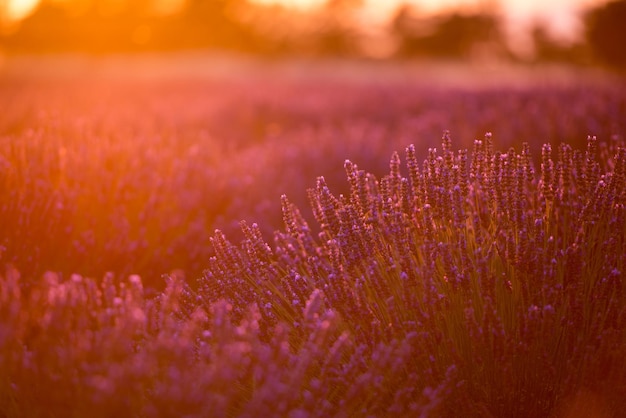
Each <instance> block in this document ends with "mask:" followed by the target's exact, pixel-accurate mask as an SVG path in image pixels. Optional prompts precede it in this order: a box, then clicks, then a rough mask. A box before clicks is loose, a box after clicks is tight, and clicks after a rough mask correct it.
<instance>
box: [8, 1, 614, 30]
mask: <svg viewBox="0 0 626 418" xmlns="http://www.w3.org/2000/svg"><path fill="white" fill-rule="evenodd" d="M5 1H7V3H5V4H8V6H5V7H7V14H8V15H9V17H10V18H11V19H13V20H19V18H20V17H23V16H25V15H27V14H28V13H29V12H30V11H31V10H32V9H33V8H34V7H35V6H36V5H37V3H38V2H39V0H5ZM60 1H72V0H60ZM160 1H161V2H163V3H164V6H165V7H167V4H165V3H172V4H181V3H182V2H183V1H184V0H160ZM253 1H256V2H259V3H282V4H285V5H289V6H296V7H300V8H304V9H306V8H312V7H315V6H316V5H320V4H322V3H323V2H324V0H253ZM601 1H602V0H549V1H546V0H364V3H365V8H364V9H363V11H362V12H361V16H362V19H363V20H365V21H367V22H368V23H370V24H383V23H384V22H385V21H386V20H387V19H388V17H389V16H390V14H391V12H392V11H393V10H395V9H396V8H397V6H398V4H400V3H402V2H404V3H411V4H414V5H415V6H416V7H417V10H420V11H423V12H426V13H428V12H437V11H439V10H442V9H445V8H451V7H458V6H460V7H463V8H470V9H471V8H474V7H483V8H485V7H487V8H489V9H492V8H494V7H495V8H496V10H497V9H500V10H501V11H502V13H503V15H504V17H505V20H506V21H507V22H508V23H511V25H509V26H510V28H509V30H510V31H511V32H513V34H514V32H515V31H516V28H523V27H524V24H526V23H528V22H529V21H532V20H533V19H542V20H544V21H546V22H549V24H550V26H551V29H552V30H553V32H554V33H555V34H557V35H559V36H562V37H565V38H568V37H569V38H571V37H573V36H575V35H576V33H577V32H578V30H579V29H580V22H579V20H578V18H577V16H578V12H579V11H580V10H581V9H583V8H584V7H586V6H588V5H590V4H593V3H598V2H601ZM0 4H1V3H0ZM517 30H521V29H517Z"/></svg>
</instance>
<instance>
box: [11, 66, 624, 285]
mask: <svg viewBox="0 0 626 418" xmlns="http://www.w3.org/2000/svg"><path fill="white" fill-rule="evenodd" d="M98 69H99V67H94V72H95V73H96V74H95V75H94V76H93V77H89V78H86V77H84V76H81V77H76V78H69V77H68V78H67V79H65V78H63V77H62V76H56V77H57V78H51V79H46V78H45V76H39V78H36V77H34V76H32V77H31V78H35V80H34V81H33V80H31V79H30V78H28V77H22V78H20V77H17V78H15V79H1V78H0V105H1V107H2V112H0V246H2V247H3V248H4V249H3V250H2V253H3V255H2V260H3V261H4V262H10V263H12V264H13V265H15V266H16V268H18V269H19V270H20V271H21V272H22V274H23V275H24V276H25V277H29V278H30V277H39V276H41V275H42V274H43V273H44V272H45V271H48V270H51V271H55V272H59V273H62V274H63V276H64V277H68V276H69V275H70V274H72V273H75V272H80V273H81V274H84V275H88V276H90V277H102V276H103V275H104V274H105V273H106V272H109V271H112V272H114V273H115V274H117V275H122V276H127V275H129V274H139V275H141V277H142V279H143V280H144V284H146V286H147V287H150V288H153V287H156V288H158V289H160V290H162V287H163V282H162V280H160V279H159V277H160V275H161V274H163V273H166V272H170V271H172V270H174V269H177V270H182V271H184V272H185V273H186V274H187V276H188V277H197V276H199V275H200V274H201V273H202V271H203V269H204V268H205V267H206V263H207V259H208V258H209V257H210V256H211V255H213V254H214V252H213V249H212V246H211V245H210V242H209V236H210V232H211V231H213V230H214V229H215V228H220V229H221V230H223V231H224V232H225V233H226V234H227V235H228V236H229V237H231V239H234V240H235V241H239V240H240V239H242V238H243V235H242V234H241V233H240V231H239V226H238V222H239V221H240V220H242V219H245V220H247V221H248V222H250V223H252V222H256V223H257V224H258V225H259V227H260V228H261V232H262V234H263V236H264V237H265V239H266V240H268V241H270V240H271V239H272V234H273V231H274V230H275V229H277V228H279V227H280V226H281V224H282V220H281V211H280V196H281V195H282V194H287V195H288V196H289V199H290V200H291V201H292V202H293V203H295V204H297V205H298V207H300V208H302V210H303V214H304V216H305V217H306V218H307V219H309V220H311V219H312V212H311V211H310V209H309V208H308V198H307V195H306V189H307V188H308V187H310V185H311V182H312V180H313V179H315V178H316V177H317V176H320V175H324V177H325V179H326V182H327V183H328V185H329V186H330V187H331V188H332V189H333V190H334V191H335V192H336V193H344V194H345V193H347V192H348V190H349V189H348V187H347V184H346V183H345V181H344V173H343V168H342V165H343V161H344V159H345V158H351V159H353V160H354V161H358V162H359V166H360V167H361V168H363V169H366V170H367V171H369V172H372V173H374V174H376V175H377V176H382V175H383V174H384V173H385V171H386V163H385V159H386V156H388V155H391V153H392V152H393V151H395V150H402V149H403V148H404V147H405V146H406V145H407V144H409V143H413V144H415V148H416V155H417V156H418V158H420V159H422V158H424V157H425V156H426V155H427V152H428V148H431V147H434V146H436V145H437V143H438V141H439V140H438V138H439V137H440V136H441V133H442V132H443V131H444V130H446V129H448V130H450V131H451V132H453V134H454V137H455V138H456V139H455V141H456V142H457V144H458V145H459V146H460V147H463V148H471V147H472V142H473V141H474V139H477V138H482V136H483V135H484V133H485V132H487V131H489V132H493V135H494V138H496V140H497V143H498V147H500V148H502V149H503V150H506V149H508V148H509V147H510V146H515V147H517V148H518V149H519V147H521V144H522V142H528V143H529V144H530V147H531V150H532V152H533V155H535V156H536V157H538V156H539V155H540V147H541V144H543V143H544V142H549V143H551V144H552V146H553V147H554V148H555V152H556V151H557V147H558V144H559V142H567V143H569V144H570V145H571V146H572V147H574V148H576V149H582V148H584V146H585V138H586V137H587V135H589V134H591V135H596V136H597V137H598V138H599V139H600V142H601V143H603V142H606V141H610V140H611V138H612V137H613V136H617V137H618V138H619V137H623V135H624V132H625V126H624V121H626V91H625V90H624V89H623V87H620V86H619V85H618V84H615V85H607V84H598V85H593V84H590V83H582V84H580V85H578V86H576V85H561V86H551V87H550V86H548V85H546V86H542V85H540V84H536V85H532V86H526V87H506V86H505V85H498V86H493V87H488V88H480V89H476V88H470V87H462V86H459V87H456V88H451V89H450V88H443V87H441V86H438V87H437V86H428V83H427V81H423V82H414V81H415V80H414V79H415V78H417V79H418V81H419V77H418V76H416V77H414V79H411V80H407V81H402V79H395V81H393V80H392V81H384V80H382V79H375V80H374V81H370V82H368V81H367V79H364V80H362V81H359V82H356V81H353V82H348V81H346V80H343V79H341V78H338V77H336V78H332V77H327V78H321V77H320V78H319V79H317V78H315V77H309V78H305V77H301V78H298V77H295V76H292V77H289V76H288V75H289V73H287V74H286V75H283V76H276V75H275V74H274V75H272V74H268V75H267V76H266V75H265V73H261V74H260V75H255V76H250V77H249V76H248V75H245V76H242V77H239V76H237V77H235V76H233V77H226V76H224V75H221V76H215V77H206V78H201V79H197V80H196V79H192V80H191V81H189V80H186V79H184V78H180V77H179V78H175V77H172V78H166V79H165V80H163V79H160V78H158V77H157V78H156V79H154V80H152V79H150V78H148V79H138V80H134V79H127V78H125V77H123V76H109V78H106V77H104V76H102V77H98V72H97V71H96V70H98ZM59 71H60V70H59ZM101 71H104V70H101ZM535 163H537V164H538V163H539V160H538V159H537V160H535ZM312 227H313V228H317V227H316V226H315V225H313V226H312ZM207 232H208V233H207ZM60 255H62V256H60Z"/></svg>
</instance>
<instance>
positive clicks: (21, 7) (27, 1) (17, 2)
mask: <svg viewBox="0 0 626 418" xmlns="http://www.w3.org/2000/svg"><path fill="white" fill-rule="evenodd" d="M37 4H39V0H8V1H7V5H6V16H7V18H8V19H9V20H14V21H15V20H20V19H23V18H24V17H26V16H28V14H29V13H31V12H32V11H33V10H34V9H35V7H36V6H37Z"/></svg>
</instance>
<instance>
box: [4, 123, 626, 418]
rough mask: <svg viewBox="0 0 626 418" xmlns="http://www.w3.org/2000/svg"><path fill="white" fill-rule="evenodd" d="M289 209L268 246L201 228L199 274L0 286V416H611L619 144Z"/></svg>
mask: <svg viewBox="0 0 626 418" xmlns="http://www.w3.org/2000/svg"><path fill="white" fill-rule="evenodd" d="M450 142H451V141H450V137H449V135H448V134H445V135H444V138H443V143H442V148H441V151H440V152H438V151H436V150H434V149H432V150H430V151H429V153H428V156H427V158H426V159H425V160H424V161H423V162H420V161H418V159H417V158H418V157H417V155H416V151H415V148H414V147H413V146H409V147H408V148H407V150H406V155H405V158H404V159H405V162H406V163H405V165H404V168H403V167H402V164H401V161H400V157H399V155H398V154H395V153H394V154H393V156H392V158H391V160H390V164H389V166H390V170H389V174H388V175H385V176H384V177H382V178H381V179H376V178H375V177H374V176H373V175H372V174H368V173H366V172H365V171H363V170H360V169H359V168H358V167H357V165H356V164H354V163H352V162H350V161H346V163H345V167H344V168H345V171H346V173H347V179H348V184H349V193H347V194H345V195H335V194H333V193H332V191H331V190H330V188H329V187H328V185H327V184H326V182H325V180H324V178H322V177H320V178H318V180H317V184H316V186H315V187H314V188H312V189H310V190H309V191H308V196H309V199H310V203H311V206H312V209H313V213H314V215H315V218H316V221H317V223H318V224H319V231H320V232H319V233H314V232H312V231H313V227H310V226H309V225H307V223H306V221H305V220H304V218H303V216H302V215H301V214H300V211H299V209H298V208H297V207H296V206H295V205H293V204H292V203H290V201H289V199H288V197H287V196H283V197H282V200H281V204H282V211H283V218H284V229H283V230H282V231H277V232H275V239H274V244H273V245H272V246H270V245H268V244H267V243H266V242H265V240H264V239H263V236H262V234H261V231H260V228H259V227H258V226H257V225H256V224H251V225H250V224H247V223H245V222H242V224H241V228H242V232H243V236H244V240H243V241H242V243H241V245H235V244H232V243H231V242H229V240H228V239H227V238H226V236H225V235H224V234H223V233H221V232H220V231H216V233H215V235H214V237H213V238H212V243H213V246H214V249H215V254H216V255H215V256H214V257H212V258H211V259H210V260H209V263H208V266H207V269H206V270H205V273H204V276H203V277H202V278H201V279H200V280H198V281H197V282H192V283H185V282H184V281H182V280H181V279H180V278H179V277H177V276H176V275H172V276H170V277H169V279H168V285H167V288H166V290H165V291H164V292H163V293H162V294H159V295H158V296H157V297H155V298H149V297H146V295H145V292H144V290H143V287H142V281H141V280H140V279H139V277H138V276H131V277H130V278H129V279H128V280H124V281H122V282H117V281H116V280H115V278H114V277H113V276H111V275H109V276H106V277H105V278H104V280H103V281H100V282H97V281H94V280H91V279H87V278H83V277H81V276H78V275H74V276H72V277H71V278H70V279H69V280H63V279H62V278H61V277H59V275H57V274H54V273H48V274H46V275H44V277H43V278H42V279H41V280H39V281H38V282H35V283H34V284H33V285H32V286H31V287H30V288H29V289H28V292H25V291H24V290H23V289H22V286H21V285H20V283H21V282H23V281H24V280H25V278H20V275H19V273H18V272H17V271H16V270H12V269H9V270H7V271H6V273H5V274H4V275H3V277H2V279H1V284H2V287H1V289H2V291H1V293H0V332H2V334H1V335H0V337H1V338H0V344H1V345H0V370H1V371H2V372H0V414H1V415H2V416H7V417H18V416H76V417H80V416H86V415H89V416H103V417H104V416H146V417H153V416H199V417H200V416H238V417H239V416H241V417H245V416H248V417H250V416H288V417H315V416H319V417H327V416H339V417H341V416H345V417H348V416H394V415H395V416H424V417H426V416H435V417H438V416H459V414H460V413H462V414H463V416H479V417H490V416H493V417H500V416H510V417H531V416H554V417H579V416H597V417H611V416H617V415H619V413H620V412H621V411H624V410H625V408H626V386H625V382H626V357H625V356H624V353H626V333H625V332H624V329H626V293H625V292H624V271H625V268H626V206H625V205H626V148H624V143H623V141H622V140H619V139H617V138H613V140H611V141H609V142H600V143H599V142H598V141H597V140H596V139H595V138H589V140H588V143H587V147H586V150H584V151H580V150H577V149H573V148H572V147H570V145H568V144H565V143H564V144H561V145H559V146H558V147H557V149H555V150H553V149H552V148H551V146H550V145H544V146H543V148H542V153H541V158H540V161H541V162H540V165H539V166H536V165H535V164H534V163H533V158H532V157H531V155H530V151H529V147H528V145H527V144H524V145H523V146H522V148H521V150H515V149H509V150H508V151H507V152H501V151H495V150H494V149H493V146H492V143H491V135H490V134H487V135H486V136H485V138H484V140H482V141H476V142H475V143H474V149H473V150H472V152H471V153H470V154H468V152H467V151H464V150H461V151H458V152H454V151H453V150H452V147H451V143H450Z"/></svg>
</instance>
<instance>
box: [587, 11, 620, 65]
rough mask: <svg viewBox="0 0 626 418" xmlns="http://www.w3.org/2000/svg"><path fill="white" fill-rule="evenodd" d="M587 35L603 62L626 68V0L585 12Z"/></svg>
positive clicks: (596, 54)
mask: <svg viewBox="0 0 626 418" xmlns="http://www.w3.org/2000/svg"><path fill="white" fill-rule="evenodd" d="M584 21H585V35H586V39H587V42H588V44H589V47H590V48H591V51H592V53H593V54H594V56H595V57H596V58H597V59H598V60H600V61H601V62H602V63H604V64H606V65H608V66H610V67H614V68H616V69H620V70H626V48H624V40H626V0H616V1H612V2H610V3H607V4H605V5H602V6H598V7H596V8H592V9H590V10H588V11H587V12H586V13H585V18H584Z"/></svg>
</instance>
